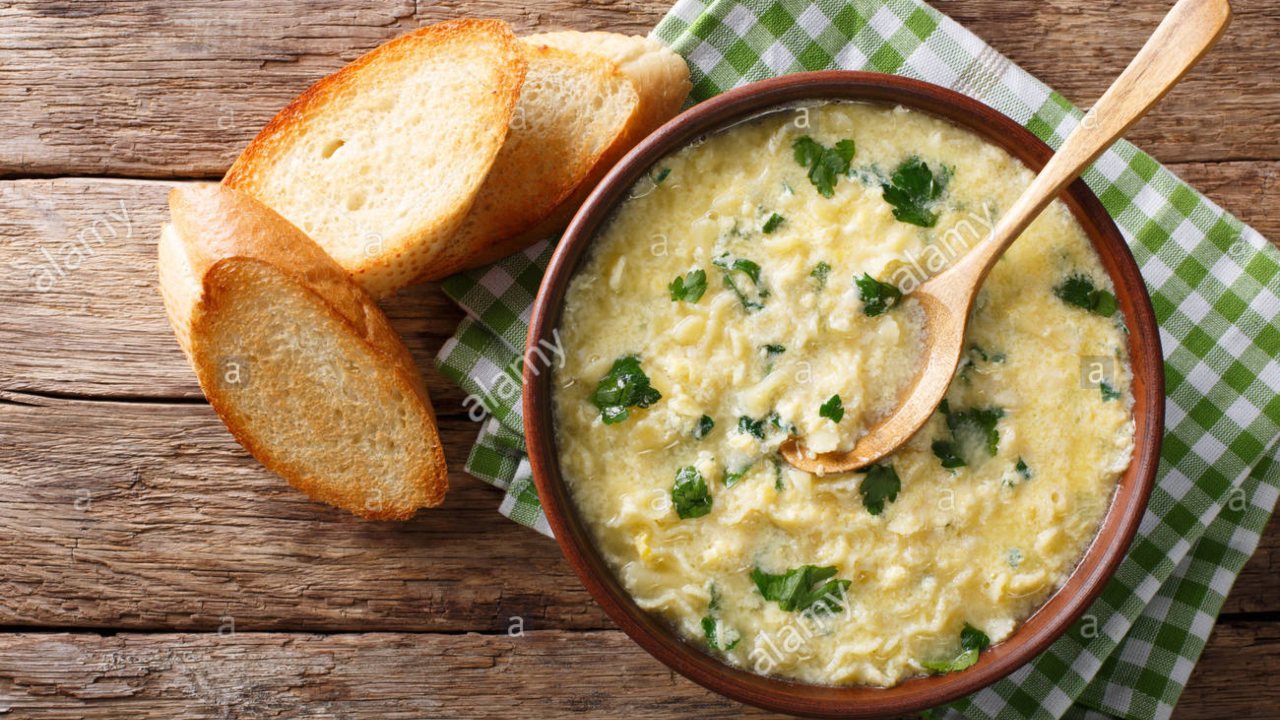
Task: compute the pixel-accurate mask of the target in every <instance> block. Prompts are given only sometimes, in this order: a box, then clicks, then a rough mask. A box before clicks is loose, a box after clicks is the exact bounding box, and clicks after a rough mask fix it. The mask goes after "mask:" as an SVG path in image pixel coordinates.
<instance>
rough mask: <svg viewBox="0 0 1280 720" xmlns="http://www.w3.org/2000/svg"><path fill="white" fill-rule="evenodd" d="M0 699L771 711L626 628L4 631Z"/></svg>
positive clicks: (295, 709)
mask: <svg viewBox="0 0 1280 720" xmlns="http://www.w3.org/2000/svg"><path fill="white" fill-rule="evenodd" d="M0 697H2V698H3V701H4V702H5V703H6V707H5V708H4V709H5V710H6V711H9V712H14V713H17V716H18V717H28V716H36V715H38V716H39V717H41V718H46V719H48V720H54V719H56V718H68V719H70V718H83V719H90V718H111V719H113V720H114V719H115V718H121V717H128V718H136V719H138V720H143V719H145V718H172V717H183V718H192V719H195V718H210V719H211V720H225V719H226V718H254V719H255V720H266V719H268V718H300V717H307V718H334V719H341V720H348V719H354V718H357V717H359V718H382V719H383V720H396V719H398V718H403V719H406V720H407V719H410V718H424V717H431V718H512V717H565V716H568V715H572V716H573V717H575V718H578V717H580V718H601V719H602V720H604V719H610V720H611V719H612V718H618V717H626V718H631V719H641V718H670V717H699V718H739V717H753V718H754V717H774V716H772V715H770V714H768V713H764V712H761V711H758V710H754V709H751V708H748V707H746V706H743V705H740V704H738V703H736V702H733V701H731V700H727V699H725V698H722V697H720V696H718V695H715V694H714V693H712V692H710V691H708V690H704V689H702V688H701V687H698V686H697V685H694V684H693V683H691V682H689V681H688V680H685V679H684V678H682V677H680V676H678V675H676V674H675V673H673V672H671V671H669V670H667V669H666V667H664V666H663V665H661V664H659V663H658V661H657V660H654V659H653V658H651V657H649V656H648V655H646V654H645V653H644V651H642V650H641V649H640V648H639V647H638V646H637V645H635V644H634V643H632V642H631V641H630V640H629V639H627V638H626V636H624V635H622V633H620V632H616V631H614V632H590V633H586V632H584V633H565V632H554V631H547V632H526V633H525V634H524V636H523V637H508V636H507V635H505V634H503V635H474V634H468V635H423V634H418V635H403V634H383V633H363V634H359V635H328V636H315V635H280V634H253V633H237V634H235V635H227V636H219V635H216V634H201V635H133V634H120V635H115V636H112V637H101V636H98V635H64V634H51V635H0Z"/></svg>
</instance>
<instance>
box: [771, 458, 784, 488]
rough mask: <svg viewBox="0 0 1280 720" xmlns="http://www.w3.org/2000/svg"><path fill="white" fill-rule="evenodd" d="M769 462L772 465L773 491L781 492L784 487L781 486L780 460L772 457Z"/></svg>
mask: <svg viewBox="0 0 1280 720" xmlns="http://www.w3.org/2000/svg"><path fill="white" fill-rule="evenodd" d="M769 462H771V463H773V489H774V490H777V491H778V492H782V489H783V487H784V485H783V484H782V458H780V457H778V456H777V455H772V456H770V457H769Z"/></svg>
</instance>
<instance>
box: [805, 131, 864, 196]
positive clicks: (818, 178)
mask: <svg viewBox="0 0 1280 720" xmlns="http://www.w3.org/2000/svg"><path fill="white" fill-rule="evenodd" d="M791 149H792V151H793V153H794V155H795V159H796V162H797V163H799V164H800V165H801V166H803V167H807V168H809V182H811V183H813V186H814V187H815V188H817V189H818V193H819V194H820V195H822V197H825V198H829V197H831V196H833V195H835V190H836V183H837V182H839V180H840V176H841V175H847V174H848V173H849V163H851V162H853V156H854V154H855V153H856V152H857V148H856V146H855V145H854V144H853V141H852V140H848V139H846V140H841V141H839V142H837V143H836V144H835V146H834V147H829V148H828V147H823V145H822V143H820V142H818V141H817V140H814V139H813V138H811V137H809V136H808V135H802V136H801V137H798V138H796V140H795V142H793V143H792V144H791Z"/></svg>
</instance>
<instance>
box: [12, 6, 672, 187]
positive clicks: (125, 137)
mask: <svg viewBox="0 0 1280 720" xmlns="http://www.w3.org/2000/svg"><path fill="white" fill-rule="evenodd" d="M666 10H667V6H666V4H665V3H662V2H655V1H652V0H650V1H648V2H639V1H634V0H617V1H614V2H580V1H579V2H575V1H574V0H539V1H538V2H536V3H529V4H517V3H509V2H503V1H502V0H445V1H443V2H431V3H417V2H410V1H408V0H394V1H392V2H386V1H384V0H313V1H312V2H307V3H289V4H288V6H287V10H286V9H284V6H281V5H279V4H278V3H271V2H259V1H258V0H221V1H218V2H201V3H185V2H183V3H178V2H162V1H157V0H150V1H149V2H132V1H126V0H94V2H92V3H86V2H76V1H75V0H61V1H56V2H49V1H48V0H21V1H19V2H10V3H4V4H3V6H0V28H3V30H0V47H4V48H5V50H4V52H5V55H4V72H3V73H0V108H4V112H2V113H0V176H4V175H10V176H12V175H71V174H77V175H103V174H106V175H129V176H143V177H209V176H217V175H221V174H222V172H223V171H225V170H226V168H227V167H228V166H230V164H231V161H232V160H233V159H234V158H235V156H236V154H237V153H238V152H239V149H240V148H241V147H243V146H244V145H245V144H246V143H247V142H248V141H249V140H250V138H252V137H253V136H254V135H255V134H256V133H257V131H258V128H260V127H262V125H263V124H264V123H266V121H267V120H268V119H270V118H271V116H273V115H274V114H275V113H276V111H277V110H279V109H280V108H282V107H284V105H285V104H286V103H287V102H288V101H289V100H290V99H291V98H292V97H293V96H295V95H297V94H298V93H300V92H302V91H303V90H304V89H306V88H307V86H308V85H310V84H311V83H312V82H314V81H316V80H318V79H319V78H321V77H323V76H324V75H327V74H329V73H331V72H333V71H335V70H337V69H338V68H339V67H341V66H342V65H344V64H346V63H347V62H350V61H351V60H353V59H355V58H356V57H358V56H359V55H361V54H363V53H364V52H366V51H368V50H371V49H372V48H374V47H375V46H377V45H379V44H381V43H382V42H384V41H386V40H388V39H390V38H392V37H395V36H396V35H400V34H402V33H405V32H407V31H409V30H412V29H414V28H416V27H419V26H422V25H427V24H430V23H433V22H438V21H441V20H445V19H450V18H455V17H460V16H464V15H465V16H470V17H499V18H502V19H505V20H508V21H510V22H511V23H512V25H514V26H515V28H516V29H517V30H518V31H520V32H528V31H532V30H551V29H561V28H568V27H571V28H577V29H600V28H606V27H607V28H609V29H611V30H614V31H617V32H626V33H637V34H643V33H647V32H648V31H649V29H650V28H651V27H652V26H653V25H654V23H656V22H657V21H658V19H659V18H660V17H661V16H662V14H663V13H665V12H666Z"/></svg>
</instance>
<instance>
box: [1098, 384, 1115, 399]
mask: <svg viewBox="0 0 1280 720" xmlns="http://www.w3.org/2000/svg"><path fill="white" fill-rule="evenodd" d="M1098 389H1099V390H1101V391H1102V401H1103V402H1111V401H1112V400H1119V399H1120V391H1119V390H1117V389H1115V388H1113V387H1111V386H1110V385H1108V384H1107V383H1098Z"/></svg>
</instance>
